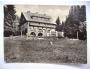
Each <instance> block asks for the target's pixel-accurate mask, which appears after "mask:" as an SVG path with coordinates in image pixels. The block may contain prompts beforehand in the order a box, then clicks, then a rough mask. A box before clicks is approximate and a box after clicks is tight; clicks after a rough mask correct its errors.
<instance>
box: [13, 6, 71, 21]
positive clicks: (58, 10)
mask: <svg viewBox="0 0 90 70" xmlns="http://www.w3.org/2000/svg"><path fill="white" fill-rule="evenodd" d="M69 9H70V6H65V5H15V10H16V14H17V15H18V16H19V17H20V15H21V12H26V11H31V12H32V13H35V12H39V14H47V15H49V16H51V17H52V22H53V23H55V21H56V19H57V17H58V16H59V17H60V20H61V21H65V19H66V16H67V15H68V13H69Z"/></svg>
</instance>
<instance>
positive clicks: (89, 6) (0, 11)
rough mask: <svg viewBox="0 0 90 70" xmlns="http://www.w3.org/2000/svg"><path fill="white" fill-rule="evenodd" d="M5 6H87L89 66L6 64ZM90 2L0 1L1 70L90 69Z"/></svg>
mask: <svg viewBox="0 0 90 70" xmlns="http://www.w3.org/2000/svg"><path fill="white" fill-rule="evenodd" d="M5 4H36V5H81V4H84V5H86V16H87V61H88V62H87V64H73V65H72V64H65V65H62V64H60V65H59V64H58V65H57V64H44V63H5V61H4V39H3V5H5ZM89 9H90V2H89V1H88V2H86V1H76V0H70V1H67V0H63V1H60V0H27V1H26V0H3V1H0V68H2V69H12V68H14V69H17V68H19V69H26V68H27V69H59V68H61V69H69V68H70V69H77V68H79V69H81V68H83V69H85V68H90V55H89V53H90V43H89V41H90V32H89V30H90V14H89V12H90V11H89Z"/></svg>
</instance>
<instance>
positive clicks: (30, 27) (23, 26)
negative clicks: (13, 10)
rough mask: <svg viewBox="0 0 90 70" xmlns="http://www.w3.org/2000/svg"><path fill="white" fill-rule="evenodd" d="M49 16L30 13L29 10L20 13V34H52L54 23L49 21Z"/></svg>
mask: <svg viewBox="0 0 90 70" xmlns="http://www.w3.org/2000/svg"><path fill="white" fill-rule="evenodd" d="M51 20H52V19H51V17H50V16H48V15H46V14H39V13H38V12H36V13H32V12H30V11H27V12H24V13H21V17H20V30H21V34H22V35H27V36H32V35H33V36H42V37H46V36H53V35H55V36H56V35H57V32H56V31H55V28H56V24H54V23H52V22H51Z"/></svg>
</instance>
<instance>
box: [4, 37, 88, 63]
mask: <svg viewBox="0 0 90 70" xmlns="http://www.w3.org/2000/svg"><path fill="white" fill-rule="evenodd" d="M51 41H53V42H52V44H51ZM4 54H5V55H4V56H5V61H6V62H9V63H11V62H25V63H29V62H30V63H74V64H75V63H78V64H79V63H84V64H85V63H87V46H86V41H81V40H70V39H66V38H62V39H58V40H57V39H56V40H55V39H54V40H51V39H49V38H48V39H44V40H43V39H42V40H26V39H25V38H20V37H17V38H14V39H10V38H4Z"/></svg>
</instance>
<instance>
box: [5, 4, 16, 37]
mask: <svg viewBox="0 0 90 70" xmlns="http://www.w3.org/2000/svg"><path fill="white" fill-rule="evenodd" d="M14 19H15V9H14V5H5V6H4V36H10V35H11V34H13V32H14V30H13V21H14ZM6 33H8V34H6Z"/></svg>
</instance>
